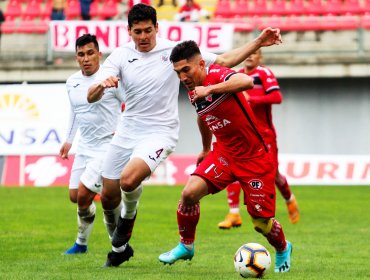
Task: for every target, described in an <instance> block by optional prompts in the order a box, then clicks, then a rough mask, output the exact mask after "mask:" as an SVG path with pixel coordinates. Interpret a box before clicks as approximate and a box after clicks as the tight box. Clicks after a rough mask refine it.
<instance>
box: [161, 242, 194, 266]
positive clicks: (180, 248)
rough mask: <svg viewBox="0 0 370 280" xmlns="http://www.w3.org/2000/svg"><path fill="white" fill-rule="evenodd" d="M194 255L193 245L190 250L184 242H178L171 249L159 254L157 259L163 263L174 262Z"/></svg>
mask: <svg viewBox="0 0 370 280" xmlns="http://www.w3.org/2000/svg"><path fill="white" fill-rule="evenodd" d="M193 256H194V246H193V248H192V249H191V250H189V249H187V248H186V247H185V246H184V244H182V243H179V245H177V246H176V247H175V248H173V249H172V250H171V251H169V252H166V253H163V254H161V255H160V256H159V261H160V262H162V263H164V264H170V265H171V264H174V263H175V262H176V261H178V260H191V259H192V258H193Z"/></svg>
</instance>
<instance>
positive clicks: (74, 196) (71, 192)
mask: <svg viewBox="0 0 370 280" xmlns="http://www.w3.org/2000/svg"><path fill="white" fill-rule="evenodd" d="M77 193H78V191H77V189H73V190H71V189H70V190H69V200H70V201H71V202H72V203H77Z"/></svg>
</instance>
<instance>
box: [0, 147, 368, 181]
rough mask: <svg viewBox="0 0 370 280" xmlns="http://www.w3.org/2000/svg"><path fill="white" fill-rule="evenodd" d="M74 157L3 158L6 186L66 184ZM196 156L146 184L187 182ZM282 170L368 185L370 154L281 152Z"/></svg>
mask: <svg viewBox="0 0 370 280" xmlns="http://www.w3.org/2000/svg"><path fill="white" fill-rule="evenodd" d="M72 163H73V157H70V159H69V160H62V159H61V158H59V157H58V156H6V157H3V164H2V165H0V166H3V168H2V170H0V174H2V176H1V177H0V178H1V181H0V183H1V185H3V186H37V187H45V186H67V185H68V182H69V176H70V170H71V167H72ZM195 163H196V156H195V155H171V156H170V157H169V158H168V159H167V160H166V162H164V163H163V164H162V165H160V166H159V167H158V168H157V169H156V171H155V172H154V174H153V175H152V176H151V178H150V179H149V180H148V181H146V182H145V184H146V185H179V184H180V185H181V184H185V183H186V181H187V179H188V178H189V175H190V174H191V173H192V172H193V171H194V169H195ZM279 169H280V172H281V173H282V174H284V175H286V177H287V179H288V180H289V183H290V184H291V185H369V186H370V156H347V155H346V156H343V155H325V156H323V155H284V154H283V155H281V156H280V166H279Z"/></svg>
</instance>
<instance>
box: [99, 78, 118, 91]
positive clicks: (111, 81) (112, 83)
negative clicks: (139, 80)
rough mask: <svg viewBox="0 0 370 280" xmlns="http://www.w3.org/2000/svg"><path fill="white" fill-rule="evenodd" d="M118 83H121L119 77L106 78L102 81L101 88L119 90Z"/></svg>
mask: <svg viewBox="0 0 370 280" xmlns="http://www.w3.org/2000/svg"><path fill="white" fill-rule="evenodd" d="M118 82H119V78H118V77H114V76H110V77H108V78H106V79H105V80H104V81H102V82H101V83H100V86H101V87H102V88H113V87H115V88H117V87H118Z"/></svg>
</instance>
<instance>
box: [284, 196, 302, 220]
mask: <svg viewBox="0 0 370 280" xmlns="http://www.w3.org/2000/svg"><path fill="white" fill-rule="evenodd" d="M286 206H287V207H288V213H289V221H290V223H292V224H296V223H298V222H299V218H300V215H299V209H298V204H297V200H296V199H295V196H294V195H293V194H292V196H291V198H290V199H289V201H287V202H286Z"/></svg>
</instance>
